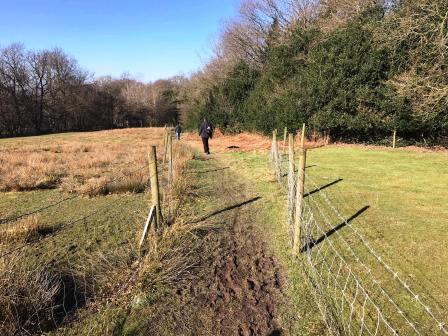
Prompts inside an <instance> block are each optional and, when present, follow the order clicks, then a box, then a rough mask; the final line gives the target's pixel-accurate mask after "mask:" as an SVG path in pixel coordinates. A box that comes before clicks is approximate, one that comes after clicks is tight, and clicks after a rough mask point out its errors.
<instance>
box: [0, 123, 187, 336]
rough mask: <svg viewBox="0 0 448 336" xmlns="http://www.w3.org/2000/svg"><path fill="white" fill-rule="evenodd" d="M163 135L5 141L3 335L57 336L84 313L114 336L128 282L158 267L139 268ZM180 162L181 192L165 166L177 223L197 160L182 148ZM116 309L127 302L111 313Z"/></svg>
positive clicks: (0, 202) (166, 195) (167, 199)
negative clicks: (153, 154)
mask: <svg viewBox="0 0 448 336" xmlns="http://www.w3.org/2000/svg"><path fill="white" fill-rule="evenodd" d="M162 135H163V130H162V129H138V130H119V131H105V132H95V133H69V134H61V135H49V136H42V137H29V138H16V139H4V140H0V152H1V153H2V154H1V159H0V160H1V169H0V177H1V179H0V181H1V183H0V184H1V187H0V189H2V191H3V192H2V194H1V197H0V218H1V226H0V255H1V258H0V273H1V277H0V280H1V284H0V306H1V307H2V309H3V310H2V311H1V312H0V319H1V320H2V323H1V325H0V333H1V334H4V335H9V334H16V333H19V334H21V333H24V332H25V331H26V332H38V333H42V332H49V331H51V330H53V329H55V327H59V326H61V325H63V324H67V323H68V322H70V320H71V319H72V317H74V314H73V313H75V312H77V311H79V312H80V314H81V315H84V316H89V317H92V318H93V319H95V318H96V319H98V321H95V322H94V323H93V324H90V325H88V328H93V327H94V326H96V327H98V326H101V323H102V322H104V321H105V320H106V321H108V322H107V328H112V329H113V328H115V326H114V323H115V321H114V320H110V316H108V315H107V314H110V311H112V312H116V311H117V310H118V311H121V310H123V309H124V310H126V307H127V302H128V301H129V299H131V298H129V297H125V299H124V298H123V295H124V294H129V293H128V287H129V286H127V285H126V284H127V282H129V281H130V279H134V280H135V279H136V278H138V277H136V275H135V273H136V272H137V271H138V272H140V271H141V272H149V273H151V272H152V271H151V269H153V268H152V267H154V265H149V263H145V265H144V267H143V266H142V267H140V268H138V269H137V268H136V267H137V266H136V265H137V264H136V262H137V261H138V258H137V256H138V251H137V242H138V239H139V238H140V235H141V232H142V228H143V224H144V222H145V219H146V216H147V212H148V209H149V203H150V196H149V195H148V193H147V187H148V174H149V169H148V158H147V155H148V152H149V148H150V146H151V145H158V148H159V149H160V148H161V143H162ZM158 154H159V158H160V155H161V154H162V153H161V152H159V153H158ZM174 155H175V167H174V168H175V171H176V174H178V175H179V176H178V183H176V184H175V185H174V186H173V188H172V189H169V190H168V189H167V185H166V166H164V165H162V163H161V162H160V164H161V166H160V167H159V171H160V183H161V188H162V197H163V204H164V207H166V208H167V209H168V208H169V209H171V210H172V211H171V210H170V213H166V214H165V215H166V220H168V221H171V222H174V216H175V212H176V211H177V210H176V207H177V205H176V204H177V201H176V200H175V194H176V192H179V191H181V190H183V189H182V188H183V186H182V183H183V182H182V179H181V177H182V169H183V165H184V164H185V162H186V160H187V159H188V158H189V157H190V156H191V153H189V151H188V150H185V149H183V148H180V147H178V146H174ZM169 236H170V235H169V234H167V237H169ZM161 242H163V240H162V241H161ZM159 251H160V250H159ZM162 251H163V250H162ZM153 257H154V258H155V259H157V255H156V256H154V255H153ZM168 259H169V258H168ZM151 274H153V275H154V277H153V278H157V279H158V276H157V272H156V271H154V272H153V273H151ZM159 278H163V275H162V276H160V277H159ZM137 287H138V286H137ZM133 289H135V286H133ZM115 301H117V302H120V301H123V302H124V303H123V304H122V305H118V307H119V308H117V307H115V308H116V309H115V310H114V309H110V302H115ZM100 303H101V304H100ZM100 307H102V308H100ZM81 308H85V309H81ZM106 308H107V309H106ZM104 311H106V312H104ZM93 312H96V313H97V314H93ZM79 328H80V325H78V326H77V327H75V331H74V334H78V333H79V332H80V329H79ZM100 329H101V328H100ZM70 330H71V329H70V328H68V329H67V332H68V333H70ZM61 332H62V331H61V330H59V331H58V334H60V333H61ZM84 333H87V331H85V330H84ZM98 334H101V332H99V333H98Z"/></svg>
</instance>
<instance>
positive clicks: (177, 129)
mask: <svg viewBox="0 0 448 336" xmlns="http://www.w3.org/2000/svg"><path fill="white" fill-rule="evenodd" d="M174 133H176V139H177V140H178V141H179V140H180V133H182V127H181V126H180V124H179V123H177V125H176V128H175V129H174Z"/></svg>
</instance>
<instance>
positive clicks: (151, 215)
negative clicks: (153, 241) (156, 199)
mask: <svg viewBox="0 0 448 336" xmlns="http://www.w3.org/2000/svg"><path fill="white" fill-rule="evenodd" d="M154 209H155V206H154V205H153V206H151V210H149V215H148V218H147V219H146V222H145V226H144V227H143V234H142V237H141V238H140V241H139V243H138V249H139V251H140V253H141V250H142V246H143V243H144V242H145V239H146V236H147V235H148V232H149V228H150V226H151V223H152V221H153V220H154Z"/></svg>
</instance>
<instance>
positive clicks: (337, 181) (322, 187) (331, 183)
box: [303, 179, 344, 197]
mask: <svg viewBox="0 0 448 336" xmlns="http://www.w3.org/2000/svg"><path fill="white" fill-rule="evenodd" d="M342 181H344V179H337V180H335V181H333V182H330V183H328V184H325V185H323V186H321V187H319V188H317V189H314V190H312V191H310V192H308V193H306V194H304V195H303V197H308V196H311V195H313V194H315V193H318V192H319V191H321V190H324V189H327V188H329V187H331V186H334V185H335V184H338V183H339V182H342Z"/></svg>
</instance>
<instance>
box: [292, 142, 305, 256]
mask: <svg viewBox="0 0 448 336" xmlns="http://www.w3.org/2000/svg"><path fill="white" fill-rule="evenodd" d="M305 165H306V149H305V148H301V149H300V157H299V167H298V176H297V188H296V209H295V211H296V213H295V223H294V242H293V249H294V253H295V254H298V253H299V252H300V246H301V242H302V220H303V218H302V217H303V204H304V193H305Z"/></svg>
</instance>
